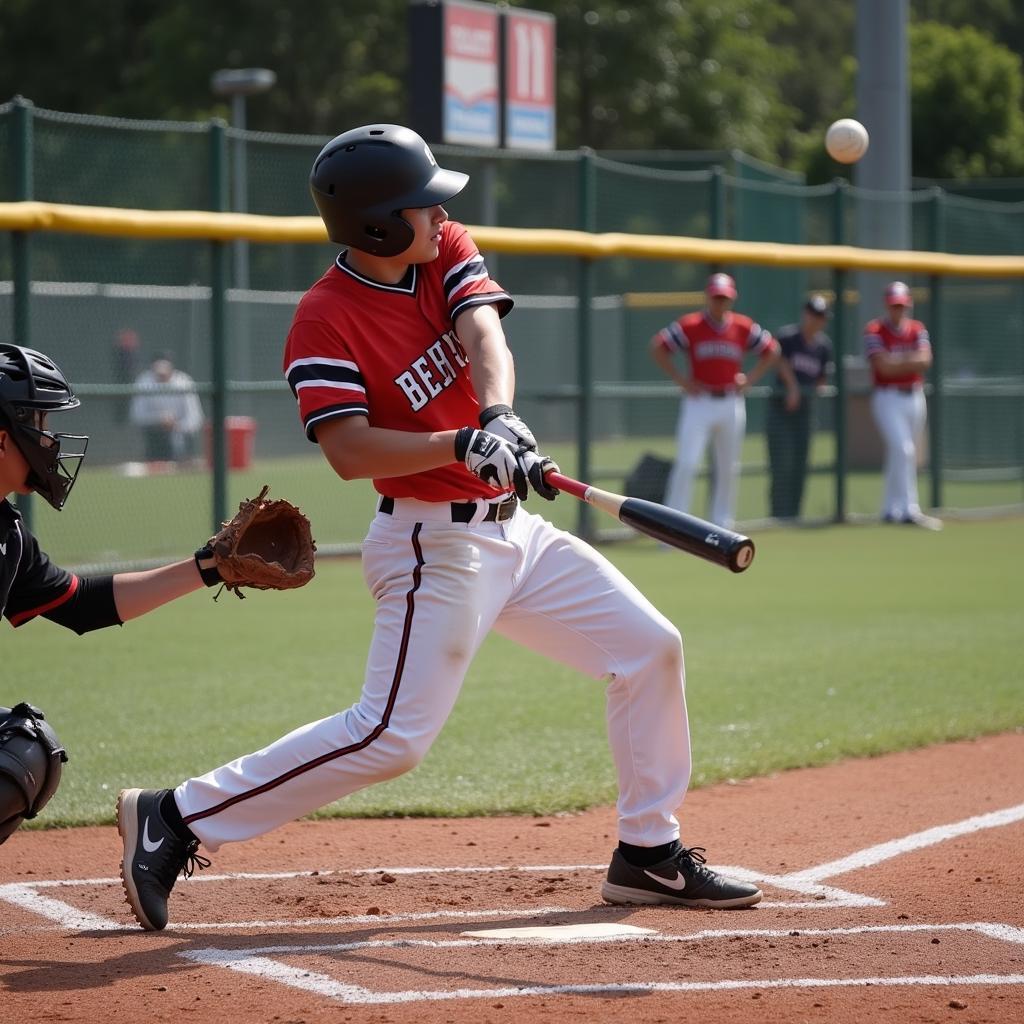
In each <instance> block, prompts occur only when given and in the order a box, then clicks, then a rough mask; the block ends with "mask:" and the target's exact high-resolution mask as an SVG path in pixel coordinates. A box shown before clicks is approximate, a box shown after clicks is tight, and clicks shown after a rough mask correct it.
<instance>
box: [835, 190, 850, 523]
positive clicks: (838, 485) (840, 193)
mask: <svg viewBox="0 0 1024 1024" xmlns="http://www.w3.org/2000/svg"><path fill="white" fill-rule="evenodd" d="M834 184H835V189H836V191H835V201H834V204H833V207H832V215H833V222H832V241H833V243H834V244H835V245H843V244H845V241H846V189H847V185H846V182H845V181H844V180H842V179H841V178H840V179H837V180H836V181H835V183H834ZM832 289H833V291H834V292H835V301H834V302H833V303H832V323H833V328H832V342H833V346H834V351H833V355H834V357H835V367H836V369H835V375H836V408H835V414H834V420H835V428H834V429H835V438H836V463H835V470H834V472H835V517H834V518H835V521H836V522H837V523H841V522H843V521H844V520H845V519H846V472H847V454H846V416H847V406H848V404H849V403H848V397H847V392H846V366H845V362H846V344H845V338H844V335H845V332H846V309H845V303H844V302H843V296H844V293H845V291H846V271H845V270H843V269H842V268H841V267H836V268H835V269H834V270H833V271H832Z"/></svg>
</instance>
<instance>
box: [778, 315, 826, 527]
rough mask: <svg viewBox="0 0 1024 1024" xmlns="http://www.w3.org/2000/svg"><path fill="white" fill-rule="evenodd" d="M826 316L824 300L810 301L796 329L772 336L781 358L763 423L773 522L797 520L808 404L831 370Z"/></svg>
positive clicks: (810, 423) (809, 426)
mask: <svg viewBox="0 0 1024 1024" xmlns="http://www.w3.org/2000/svg"><path fill="white" fill-rule="evenodd" d="M828 315H829V310H828V303H827V302H826V301H825V299H824V297H823V296H821V295H812V296H811V298H809V299H808V300H807V302H806V303H804V307H803V310H802V312H801V316H800V323H799V324H789V325H788V326H786V327H783V328H781V329H780V330H779V331H778V333H777V335H776V337H777V338H778V342H779V345H780V347H781V349H782V358H781V359H780V360H779V362H778V364H777V366H778V374H777V376H776V378H775V382H774V384H773V387H772V394H771V397H770V398H769V400H768V415H767V418H766V423H765V433H766V435H767V438H768V461H769V463H770V466H771V487H770V492H769V502H770V506H771V514H772V516H773V518H775V519H782V520H792V519H797V518H799V516H800V505H801V503H802V502H803V495H804V483H805V481H806V479H807V455H808V450H809V448H810V441H811V432H812V427H813V417H814V398H815V395H816V394H817V392H818V389H819V388H820V387H821V386H822V385H823V384H824V383H825V379H826V377H827V375H828V373H829V371H830V370H831V367H832V342H831V340H830V339H829V337H828V335H826V334H825V332H824V327H825V322H826V320H827V319H828Z"/></svg>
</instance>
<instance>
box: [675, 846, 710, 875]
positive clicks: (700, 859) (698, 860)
mask: <svg viewBox="0 0 1024 1024" xmlns="http://www.w3.org/2000/svg"><path fill="white" fill-rule="evenodd" d="M707 852H708V851H707V850H706V849H704V847H703V846H691V847H690V848H689V849H687V848H686V847H685V846H684V847H683V848H682V849H681V850H680V851H679V854H678V859H679V860H681V861H684V862H685V866H686V869H687V872H686V873H687V874H691V875H694V876H696V877H697V878H711V877H712V876H713V875H714V872H713V871H712V870H711V869H710V868H707V867H705V866H704V865H705V864H707V858H706V857H705V856H704V854H705V853H707Z"/></svg>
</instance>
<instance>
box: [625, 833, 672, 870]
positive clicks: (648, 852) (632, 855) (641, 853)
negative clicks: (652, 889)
mask: <svg viewBox="0 0 1024 1024" xmlns="http://www.w3.org/2000/svg"><path fill="white" fill-rule="evenodd" d="M682 848H683V844H682V843H680V842H679V840H678V839H673V840H672V842H671V843H662V845H661V846H633V845H632V843H624V842H622V841H621V840H620V841H619V853H621V854H622V856H623V857H625V859H626V860H627V861H628V862H629V863H630V864H632V865H633V866H634V867H637V868H649V867H650V866H651V865H652V864H658V863H660V862H661V861H663V860H668V859H669V857H674V856H675V855H676V854H677V853H678V852H679V851H680V850H681V849H682Z"/></svg>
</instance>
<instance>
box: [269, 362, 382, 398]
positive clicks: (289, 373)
mask: <svg viewBox="0 0 1024 1024" xmlns="http://www.w3.org/2000/svg"><path fill="white" fill-rule="evenodd" d="M285 377H286V379H287V381H288V386H289V387H290V388H291V389H292V394H295V395H297V394H298V393H299V390H300V388H307V387H325V388H351V389H353V390H356V391H362V392H365V391H366V386H365V383H364V381H363V375H362V374H361V373H360V372H359V367H358V366H356V364H355V363H352V362H349V361H348V360H347V359H296V360H295V361H294V362H293V363H291V364H290V365H289V366H288V368H287V370H286V371H285Z"/></svg>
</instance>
